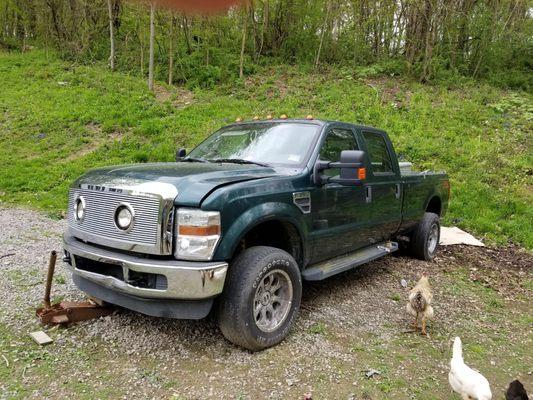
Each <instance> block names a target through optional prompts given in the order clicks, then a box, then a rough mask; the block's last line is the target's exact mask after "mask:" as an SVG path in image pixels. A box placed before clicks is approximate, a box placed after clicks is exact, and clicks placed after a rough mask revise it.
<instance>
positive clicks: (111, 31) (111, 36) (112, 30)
mask: <svg viewBox="0 0 533 400" xmlns="http://www.w3.org/2000/svg"><path fill="white" fill-rule="evenodd" d="M111 2H112V0H107V11H108V13H109V43H110V45H111V50H110V54H109V66H110V67H111V71H114V70H115V26H114V18H113V6H112V4H111Z"/></svg>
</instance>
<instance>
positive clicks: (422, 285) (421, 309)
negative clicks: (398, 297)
mask: <svg viewBox="0 0 533 400" xmlns="http://www.w3.org/2000/svg"><path fill="white" fill-rule="evenodd" d="M432 299H433V293H431V286H430V285H429V280H428V277H427V274H426V273H425V272H424V273H423V274H422V276H421V277H420V280H419V281H418V283H417V284H416V286H415V287H414V288H413V289H411V291H410V292H409V301H408V302H407V307H406V308H407V312H408V313H409V314H411V315H412V316H413V317H415V321H414V324H413V325H414V328H415V330H418V321H419V320H420V321H421V323H422V335H427V332H426V321H427V320H428V319H431V318H433V307H431V300H432Z"/></svg>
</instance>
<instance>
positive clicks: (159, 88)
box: [154, 84, 194, 109]
mask: <svg viewBox="0 0 533 400" xmlns="http://www.w3.org/2000/svg"><path fill="white" fill-rule="evenodd" d="M154 94H155V99H156V100H157V101H158V102H159V103H165V102H167V101H170V102H171V104H172V106H174V107H175V108H178V109H179V108H183V107H186V106H188V105H190V104H191V103H192V102H193V101H194V94H193V93H192V92H191V91H190V90H187V89H185V88H182V87H175V88H168V86H163V85H158V84H155V85H154Z"/></svg>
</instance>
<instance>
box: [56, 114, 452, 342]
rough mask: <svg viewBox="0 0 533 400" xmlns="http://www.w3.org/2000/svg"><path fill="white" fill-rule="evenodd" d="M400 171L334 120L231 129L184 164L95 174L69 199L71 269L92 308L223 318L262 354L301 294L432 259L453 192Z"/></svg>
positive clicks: (375, 138) (291, 316)
mask: <svg viewBox="0 0 533 400" xmlns="http://www.w3.org/2000/svg"><path fill="white" fill-rule="evenodd" d="M402 164H403V163H399V162H398V160H397V157H396V154H395V152H394V149H393V146H392V144H391V142H390V140H389V137H388V136H387V134H386V133H385V132H384V131H382V130H379V129H375V128H371V127H368V126H362V125H353V124H348V123H343V122H335V121H319V120H315V119H312V117H309V118H308V119H302V120H297V119H278V120H275V119H270V120H263V121H244V122H238V123H234V124H231V125H228V126H225V127H223V128H221V129H220V130H218V131H217V132H215V133H214V134H213V135H212V136H210V137H209V138H207V139H206V140H205V141H204V142H202V143H201V144H200V145H198V146H197V147H196V148H195V149H194V150H192V151H191V152H190V153H189V154H188V155H187V154H186V153H185V150H183V149H182V150H179V151H178V152H177V153H176V162H172V163H152V164H137V165H126V166H113V167H106V168H99V169H95V170H92V171H89V172H87V173H86V174H85V175H83V176H81V177H80V178H78V179H77V180H76V181H75V182H74V183H73V185H72V186H71V189H70V192H69V212H68V228H67V230H66V232H65V235H64V238H63V241H64V250H65V255H64V261H66V262H67V263H68V265H69V268H70V269H71V270H72V275H73V280H74V283H75V284H76V285H77V286H78V288H79V289H81V290H82V291H84V292H85V293H87V294H88V295H90V296H92V297H94V298H98V299H100V300H102V301H104V302H107V303H112V304H116V305H119V306H122V307H125V308H128V309H131V310H135V311H138V312H141V313H144V314H148V315H152V316H159V317H169V318H183V319H200V318H204V317H206V316H207V315H208V314H209V312H210V311H211V310H212V309H213V311H214V312H215V313H216V316H217V319H218V322H219V326H220V329H221V330H222V333H223V334H224V336H225V337H226V338H227V339H228V340H230V341H231V342H233V343H235V344H237V345H240V346H242V347H244V348H247V349H249V350H252V351H255V350H260V349H263V348H266V347H269V346H273V345H275V344H277V343H279V342H280V341H282V340H283V339H284V338H285V337H286V336H287V334H288V332H289V330H290V328H291V326H292V325H293V324H294V321H295V319H296V317H297V314H298V310H299V307H300V299H301V295H302V281H303V280H308V281H318V280H322V279H325V278H327V277H329V276H332V275H335V274H338V273H341V272H344V271H347V270H349V269H351V268H354V267H356V266H358V265H361V264H363V263H367V262H369V261H371V260H373V259H376V258H378V257H382V256H385V255H387V254H389V253H391V252H394V251H396V250H397V249H398V246H399V244H398V243H401V244H404V245H405V246H406V247H407V248H408V249H409V250H410V251H411V254H413V255H414V256H416V257H418V258H421V259H424V260H431V259H432V258H433V257H435V253H436V250H437V245H438V243H439V233H440V225H439V218H440V217H441V216H443V215H444V214H445V212H446V210H447V206H448V199H449V196H450V184H449V181H448V178H447V176H446V175H445V174H444V173H432V172H429V171H425V172H420V173H418V172H413V171H411V170H410V168H406V167H405V166H404V165H402Z"/></svg>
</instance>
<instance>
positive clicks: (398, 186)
mask: <svg viewBox="0 0 533 400" xmlns="http://www.w3.org/2000/svg"><path fill="white" fill-rule="evenodd" d="M401 189H402V187H401V186H400V184H399V183H397V184H396V198H397V199H399V198H400V194H401V193H402V191H401Z"/></svg>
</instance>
